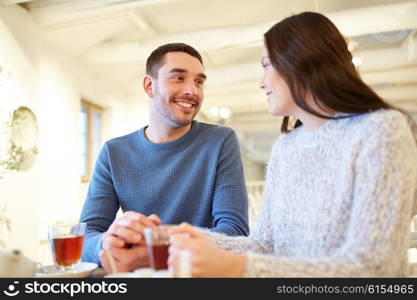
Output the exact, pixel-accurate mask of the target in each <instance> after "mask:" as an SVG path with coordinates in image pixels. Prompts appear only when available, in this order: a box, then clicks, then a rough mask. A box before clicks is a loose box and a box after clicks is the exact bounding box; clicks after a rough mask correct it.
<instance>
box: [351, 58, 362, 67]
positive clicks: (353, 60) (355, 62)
mask: <svg viewBox="0 0 417 300" xmlns="http://www.w3.org/2000/svg"><path fill="white" fill-rule="evenodd" d="M352 63H353V64H354V65H355V67H359V66H360V65H361V64H362V59H361V58H360V57H357V56H354V57H353V58H352Z"/></svg>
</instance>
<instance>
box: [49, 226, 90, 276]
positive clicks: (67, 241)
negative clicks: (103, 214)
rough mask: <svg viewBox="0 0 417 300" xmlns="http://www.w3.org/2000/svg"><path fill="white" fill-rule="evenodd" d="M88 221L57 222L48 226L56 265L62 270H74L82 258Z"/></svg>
mask: <svg viewBox="0 0 417 300" xmlns="http://www.w3.org/2000/svg"><path fill="white" fill-rule="evenodd" d="M86 226H87V224H86V223H77V224H55V225H50V226H49V227H48V238H49V243H50V245H51V249H52V257H53V258H54V263H55V266H56V267H57V268H58V269H59V271H61V272H72V271H74V266H75V265H76V264H77V263H78V262H79V261H80V260H81V253H82V249H83V240H84V233H85V229H86Z"/></svg>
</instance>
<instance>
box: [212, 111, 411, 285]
mask: <svg viewBox="0 0 417 300" xmlns="http://www.w3.org/2000/svg"><path fill="white" fill-rule="evenodd" d="M264 199H265V200H264V203H263V208H262V211H261V213H260V215H259V216H258V218H257V221H256V226H255V229H254V230H253V232H252V233H251V235H250V236H249V237H227V236H225V235H221V234H210V236H211V237H212V238H213V239H214V241H215V242H216V243H217V244H219V245H220V246H221V247H222V248H224V249H226V250H230V251H233V252H235V253H242V254H246V255H247V265H246V274H245V275H246V276H248V277H287V276H288V277H322V276H330V277H339V276H341V277H351V276H353V277H359V276H369V277H376V276H384V277H385V276H394V277H400V276H404V275H405V271H406V270H407V268H406V266H407V249H408V245H409V228H410V220H411V217H412V215H413V214H415V213H417V146H416V142H415V138H414V136H413V133H412V131H411V129H410V126H409V124H408V122H407V119H406V118H405V117H404V116H403V115H402V114H401V113H399V112H398V111H394V110H379V111H376V112H372V113H367V114H363V115H359V116H354V117H350V118H346V119H339V120H329V121H327V122H326V123H324V124H323V125H322V126H321V127H320V128H319V129H317V130H315V131H313V132H305V131H304V129H303V127H302V126H301V127H299V128H297V129H295V130H293V131H292V132H290V133H288V134H286V135H284V136H282V137H281V138H280V139H279V140H278V141H277V142H275V144H274V146H273V148H272V152H271V157H270V160H269V163H268V168H267V175H266V185H265V193H264Z"/></svg>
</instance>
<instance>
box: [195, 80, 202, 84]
mask: <svg viewBox="0 0 417 300" xmlns="http://www.w3.org/2000/svg"><path fill="white" fill-rule="evenodd" d="M195 84H197V85H204V81H203V80H196V81H195Z"/></svg>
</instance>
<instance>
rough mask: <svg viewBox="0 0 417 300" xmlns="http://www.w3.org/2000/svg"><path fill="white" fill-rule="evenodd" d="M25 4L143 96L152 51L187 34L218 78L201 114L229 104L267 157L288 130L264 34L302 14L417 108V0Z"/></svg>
mask: <svg viewBox="0 0 417 300" xmlns="http://www.w3.org/2000/svg"><path fill="white" fill-rule="evenodd" d="M2 2H5V3H6V4H15V3H20V4H21V5H22V6H23V7H25V8H26V9H27V10H28V11H29V13H30V14H31V15H32V16H33V19H34V20H35V21H36V22H37V23H39V24H40V26H41V28H42V31H43V33H44V35H45V38H46V40H47V41H48V43H50V44H51V45H53V46H54V47H56V48H58V49H60V50H61V51H62V52H64V53H66V54H69V55H73V56H76V57H78V58H79V60H80V63H81V64H82V65H83V66H84V67H85V68H87V69H90V70H95V71H97V72H100V74H103V76H106V77H107V78H108V79H109V80H111V81H112V82H113V83H115V84H116V85H117V86H119V87H120V88H121V89H123V91H124V92H125V93H126V94H129V95H133V96H137V97H138V99H140V98H143V97H144V94H143V93H142V91H141V90H140V84H139V83H140V82H141V79H142V77H143V75H144V66H145V60H146V58H147V57H148V55H149V54H150V52H151V51H152V50H153V49H155V48H156V47H158V46H159V45H161V44H164V43H168V42H178V41H181V42H186V43H189V44H191V45H193V46H195V47H196V48H197V50H199V51H200V52H201V53H202V55H203V59H204V61H205V66H206V72H207V75H208V81H207V86H206V97H205V103H204V105H203V108H202V110H201V113H200V117H202V118H204V119H210V120H211V121H212V122H216V121H218V119H216V118H215V117H214V116H213V115H212V114H211V113H210V109H211V108H212V107H227V108H229V109H230V110H231V116H230V117H229V118H228V119H227V120H226V121H225V124H226V125H228V126H231V127H233V128H235V129H236V131H237V132H238V135H239V137H240V139H241V144H242V146H243V149H244V152H245V154H246V155H248V156H249V157H251V158H252V159H253V160H255V161H258V162H264V161H265V160H266V159H267V157H268V155H269V150H270V147H271V143H272V142H273V140H274V139H275V138H276V137H277V136H278V135H279V124H280V120H279V119H278V118H273V117H270V116H268V115H267V103H266V98H265V95H264V93H263V92H262V91H261V90H260V89H259V88H258V82H259V79H260V77H261V74H262V69H261V67H260V54H261V48H262V35H263V33H264V32H265V31H266V30H267V29H268V28H269V27H270V26H271V25H272V24H274V23H276V22H277V21H279V20H281V19H282V18H284V17H286V16H289V15H291V14H293V13H299V12H302V11H317V12H321V13H324V14H325V15H326V16H328V17H329V18H330V19H331V20H332V21H333V22H334V23H335V24H336V25H337V27H338V28H339V29H340V30H341V32H342V33H343V34H344V35H345V36H346V37H347V38H349V39H350V40H352V41H353V44H352V45H354V49H353V54H354V55H355V56H358V57H359V58H360V59H361V60H362V64H361V65H359V67H358V68H359V71H360V73H361V75H362V77H363V79H364V80H365V81H366V82H367V83H368V84H370V85H371V86H372V87H373V88H375V89H376V91H377V92H378V93H379V94H380V95H381V96H382V97H384V98H385V99H387V100H388V101H390V102H392V103H394V104H397V105H398V106H401V107H403V108H405V109H407V110H409V111H411V112H412V113H414V114H416V115H417V1H396V0H362V1H349V0H292V1H278V0H257V1H251V0H248V1H245V0H227V1H225V0H211V1H207V0H132V1H128V0H126V1H121V0H88V1H86V0H35V1H7V0H2Z"/></svg>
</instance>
